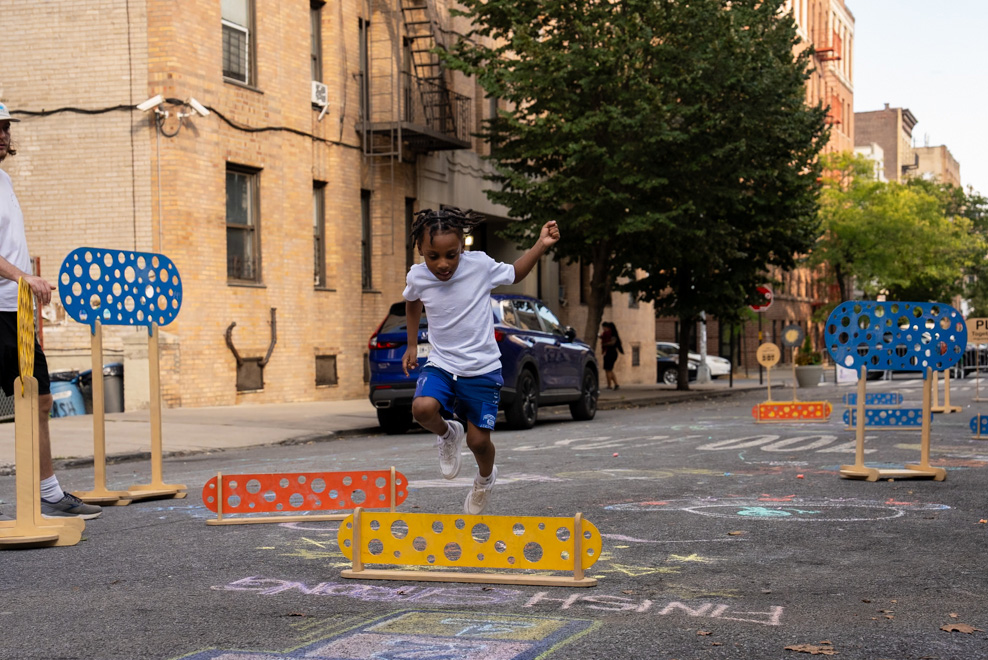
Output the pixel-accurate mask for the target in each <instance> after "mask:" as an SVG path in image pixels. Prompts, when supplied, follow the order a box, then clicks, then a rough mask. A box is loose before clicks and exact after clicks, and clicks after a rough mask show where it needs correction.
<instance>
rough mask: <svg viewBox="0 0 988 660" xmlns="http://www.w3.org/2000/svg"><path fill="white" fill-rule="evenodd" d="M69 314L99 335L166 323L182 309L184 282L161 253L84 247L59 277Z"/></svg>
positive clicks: (69, 259) (72, 254) (75, 252)
mask: <svg viewBox="0 0 988 660" xmlns="http://www.w3.org/2000/svg"><path fill="white" fill-rule="evenodd" d="M58 283H59V293H60V295H61V297H62V304H63V305H64V306H65V311H66V312H67V313H68V314H69V316H71V317H72V318H73V319H75V320H76V321H78V322H79V323H82V324H85V325H88V326H89V327H90V328H92V329H93V331H94V332H95V327H96V321H97V320H98V321H99V322H100V324H101V325H136V326H146V327H147V329H148V334H151V327H152V326H153V325H157V326H159V327H161V326H164V325H168V324H169V323H171V322H172V321H174V320H175V317H177V316H178V312H179V310H181V309H182V278H181V277H180V276H179V274H178V268H176V266H175V263H174V262H173V261H172V260H171V259H169V258H168V257H166V256H164V255H163V254H154V253H152V252H134V251H131V250H106V249H102V248H91V247H81V248H76V249H75V250H72V252H69V254H68V256H67V257H65V261H63V262H62V268H61V269H60V270H59V273H58Z"/></svg>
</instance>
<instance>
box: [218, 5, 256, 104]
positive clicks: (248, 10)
mask: <svg viewBox="0 0 988 660" xmlns="http://www.w3.org/2000/svg"><path fill="white" fill-rule="evenodd" d="M222 11H223V77H224V78H229V79H230V80H236V81H237V82H242V83H244V84H245V85H253V84H254V67H253V66H252V65H253V60H254V43H253V39H252V38H251V37H252V36H253V34H252V33H253V29H252V28H253V22H254V21H253V14H254V3H253V0H222Z"/></svg>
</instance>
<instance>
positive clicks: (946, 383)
mask: <svg viewBox="0 0 988 660" xmlns="http://www.w3.org/2000/svg"><path fill="white" fill-rule="evenodd" d="M960 411H961V407H960V406H952V405H950V369H947V370H946V371H944V372H943V412H944V414H947V415H949V414H951V413H956V412H960Z"/></svg>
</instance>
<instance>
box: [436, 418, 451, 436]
mask: <svg viewBox="0 0 988 660" xmlns="http://www.w3.org/2000/svg"><path fill="white" fill-rule="evenodd" d="M439 437H441V438H442V439H443V440H451V439H452V438H453V425H452V424H451V423H450V422H449V421H447V422H446V432H445V433H443V434H442V435H441V436H439Z"/></svg>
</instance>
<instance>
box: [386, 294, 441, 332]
mask: <svg viewBox="0 0 988 660" xmlns="http://www.w3.org/2000/svg"><path fill="white" fill-rule="evenodd" d="M427 327H429V324H428V322H426V318H425V310H424V309H423V310H422V318H421V319H419V328H427ZM407 329H408V326H407V324H406V322H405V303H403V302H401V303H395V304H393V305H391V309H389V310H388V318H386V319H384V323H383V324H382V325H381V330H380V334H382V335H383V334H387V333H389V332H402V331H405V330H407Z"/></svg>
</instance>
